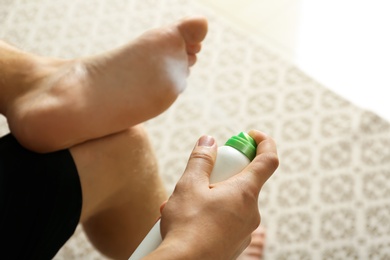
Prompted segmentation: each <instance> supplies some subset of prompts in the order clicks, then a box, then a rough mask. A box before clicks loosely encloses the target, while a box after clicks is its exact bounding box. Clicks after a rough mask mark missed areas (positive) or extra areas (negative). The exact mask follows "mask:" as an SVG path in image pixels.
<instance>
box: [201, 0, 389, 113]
mask: <svg viewBox="0 0 390 260" xmlns="http://www.w3.org/2000/svg"><path fill="white" fill-rule="evenodd" d="M200 2H202V4H204V5H207V6H209V7H211V8H213V9H214V10H216V11H217V12H218V13H219V14H221V15H223V16H225V17H226V18H227V19H229V20H231V21H232V22H234V23H235V24H238V25H239V26H240V27H241V28H243V29H244V30H246V31H247V32H248V33H252V34H253V35H256V36H258V37H260V38H261V39H263V40H265V41H266V42H267V43H269V44H270V45H271V46H272V48H274V49H276V50H277V51H278V52H279V53H280V54H281V55H283V56H284V57H286V58H288V59H289V60H291V61H292V62H293V63H294V64H296V65H297V66H299V67H300V68H301V69H302V70H304V71H305V72H306V73H308V74H309V75H311V76H313V77H314V78H315V79H316V80H318V81H319V82H321V83H322V84H324V85H326V86H327V87H329V88H331V89H332V90H334V91H335V92H336V93H338V94H340V95H342V96H343V97H345V98H347V99H348V100H350V101H352V102H354V103H356V104H358V105H360V106H362V107H364V108H367V109H371V110H373V111H375V112H376V113H378V114H380V115H381V116H382V117H385V118H386V119H390V102H389V100H388V99H389V96H390V33H388V32H389V31H390V16H389V15H388V13H389V10H390V2H389V1H386V0H372V1H368V0H357V1H354V0H341V1H340V0H328V1H323V0H273V1H269V0H242V1H235V0H214V1H207V0H201V1H200Z"/></svg>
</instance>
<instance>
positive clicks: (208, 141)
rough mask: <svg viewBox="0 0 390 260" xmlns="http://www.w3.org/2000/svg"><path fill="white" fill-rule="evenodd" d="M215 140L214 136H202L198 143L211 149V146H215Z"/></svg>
mask: <svg viewBox="0 0 390 260" xmlns="http://www.w3.org/2000/svg"><path fill="white" fill-rule="evenodd" d="M214 142H215V141H214V138H213V137H212V136H209V135H204V136H202V137H201V138H200V139H199V141H198V146H206V147H210V146H213V144H214Z"/></svg>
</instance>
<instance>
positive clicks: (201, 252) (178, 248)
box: [142, 236, 216, 260]
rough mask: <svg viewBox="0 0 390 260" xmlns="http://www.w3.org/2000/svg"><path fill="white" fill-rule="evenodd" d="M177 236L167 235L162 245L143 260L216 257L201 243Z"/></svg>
mask: <svg viewBox="0 0 390 260" xmlns="http://www.w3.org/2000/svg"><path fill="white" fill-rule="evenodd" d="M177 237H178V236H172V237H165V238H164V240H163V242H162V243H161V245H160V246H159V247H158V248H157V249H156V250H154V251H153V252H152V253H151V254H149V255H148V256H146V257H144V258H143V259H142V260H156V259H159V260H188V259H194V260H195V259H199V260H200V259H202V260H215V259H216V258H215V256H212V255H211V254H210V252H209V251H210V250H205V248H202V246H201V244H200V243H194V242H193V241H189V240H186V239H182V238H180V239H178V238H177Z"/></svg>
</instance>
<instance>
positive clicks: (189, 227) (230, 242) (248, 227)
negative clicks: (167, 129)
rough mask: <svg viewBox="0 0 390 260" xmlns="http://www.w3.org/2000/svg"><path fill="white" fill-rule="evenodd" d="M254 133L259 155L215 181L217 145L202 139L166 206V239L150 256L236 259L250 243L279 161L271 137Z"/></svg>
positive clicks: (162, 223) (164, 229)
mask: <svg viewBox="0 0 390 260" xmlns="http://www.w3.org/2000/svg"><path fill="white" fill-rule="evenodd" d="M249 134H250V135H251V136H252V137H253V138H254V139H255V140H256V143H257V144H258V147H257V155H256V157H255V159H254V160H253V161H252V162H251V163H250V165H248V166H247V167H246V168H245V169H244V170H243V171H242V172H241V173H239V174H237V175H235V176H233V177H231V178H230V179H228V180H226V181H223V182H220V183H217V184H212V185H210V182H209V177H210V173H211V171H212V167H213V165H214V162H215V158H216V152H217V145H216V143H215V141H214V139H213V138H212V137H207V136H204V137H202V138H201V139H200V140H199V141H198V143H197V145H196V146H195V148H194V150H193V151H192V154H191V156H190V158H189V161H188V164H187V168H186V170H185V172H184V174H183V176H182V178H181V179H180V180H179V182H178V184H177V186H176V188H175V191H174V193H173V194H172V196H171V197H170V199H169V200H168V202H167V203H166V205H165V206H164V207H163V209H162V218H161V232H162V235H163V238H164V240H163V243H162V244H161V246H160V247H159V248H158V249H156V250H155V251H154V252H153V253H152V254H150V255H149V256H148V257H146V258H145V259H210V260H211V259H236V258H237V257H238V256H239V254H240V253H242V251H243V250H244V249H245V248H246V247H247V246H248V245H249V243H250V235H251V233H252V232H253V231H254V230H255V229H256V228H257V227H258V226H259V224H260V214H259V209H258V203H257V202H258V196H259V193H260V190H261V187H262V186H263V184H264V183H265V182H266V180H267V179H268V178H269V177H270V176H271V175H272V173H273V172H274V171H275V170H276V168H277V167H278V163H279V162H278V156H277V152H276V145H275V142H274V141H273V139H272V138H270V137H268V136H267V135H265V134H264V133H262V132H259V131H254V130H253V131H251V132H249ZM244 202H245V203H244ZM227 227H228V228H227ZM189 256H191V257H189Z"/></svg>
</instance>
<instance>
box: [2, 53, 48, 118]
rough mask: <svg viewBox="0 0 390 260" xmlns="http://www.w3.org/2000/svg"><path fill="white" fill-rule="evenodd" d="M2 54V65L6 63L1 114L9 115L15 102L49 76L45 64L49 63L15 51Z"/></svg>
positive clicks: (3, 70) (46, 60) (3, 72)
mask: <svg viewBox="0 0 390 260" xmlns="http://www.w3.org/2000/svg"><path fill="white" fill-rule="evenodd" d="M0 54H2V55H3V58H2V60H1V61H0V64H1V63H3V62H4V63H5V64H4V69H2V70H1V71H0V78H1V81H0V113H1V114H4V115H7V111H8V109H9V108H10V106H12V104H14V103H15V100H17V99H18V98H19V97H21V96H23V95H24V94H25V93H27V92H28V91H29V90H31V88H33V86H34V85H36V82H38V81H39V80H40V79H42V78H43V77H44V76H45V75H47V73H48V71H47V69H46V66H45V65H44V64H47V63H48V59H45V58H41V57H38V56H34V55H31V54H28V53H24V52H21V51H18V50H14V49H6V50H5V49H2V50H0Z"/></svg>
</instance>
